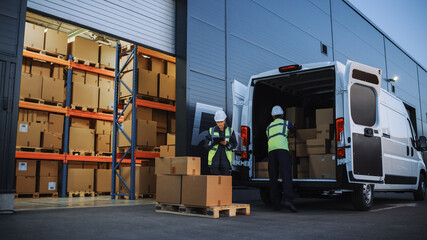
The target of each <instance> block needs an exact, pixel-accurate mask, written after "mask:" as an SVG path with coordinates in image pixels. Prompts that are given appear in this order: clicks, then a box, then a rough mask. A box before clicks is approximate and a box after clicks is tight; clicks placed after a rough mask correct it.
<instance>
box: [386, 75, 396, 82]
mask: <svg viewBox="0 0 427 240" xmlns="http://www.w3.org/2000/svg"><path fill="white" fill-rule="evenodd" d="M397 79H399V78H398V77H397V76H394V77H393V78H389V79H386V81H387V82H396V81H397Z"/></svg>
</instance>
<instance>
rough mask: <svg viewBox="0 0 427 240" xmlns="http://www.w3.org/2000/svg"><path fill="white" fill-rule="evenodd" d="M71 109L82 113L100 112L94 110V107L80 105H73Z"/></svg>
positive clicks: (96, 109)
mask: <svg viewBox="0 0 427 240" xmlns="http://www.w3.org/2000/svg"><path fill="white" fill-rule="evenodd" d="M71 109H73V110H80V111H86V112H94V113H96V112H98V108H94V107H87V106H80V105H75V104H71Z"/></svg>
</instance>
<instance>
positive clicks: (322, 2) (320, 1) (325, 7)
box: [308, 0, 331, 14]
mask: <svg viewBox="0 0 427 240" xmlns="http://www.w3.org/2000/svg"><path fill="white" fill-rule="evenodd" d="M308 1H309V2H311V3H312V4H314V5H316V6H317V7H318V8H320V9H321V10H322V11H324V12H325V13H327V14H330V13H331V8H330V4H329V0H308Z"/></svg>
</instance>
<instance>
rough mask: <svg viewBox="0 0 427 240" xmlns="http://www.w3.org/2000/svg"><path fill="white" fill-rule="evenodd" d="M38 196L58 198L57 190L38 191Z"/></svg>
mask: <svg viewBox="0 0 427 240" xmlns="http://www.w3.org/2000/svg"><path fill="white" fill-rule="evenodd" d="M39 198H58V192H53V193H39Z"/></svg>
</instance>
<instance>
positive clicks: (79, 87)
mask: <svg viewBox="0 0 427 240" xmlns="http://www.w3.org/2000/svg"><path fill="white" fill-rule="evenodd" d="M72 95H73V96H72V104H73V105H76V106H82V107H89V108H98V95H99V89H98V87H96V86H91V85H86V84H81V83H74V84H73V94H72Z"/></svg>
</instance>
